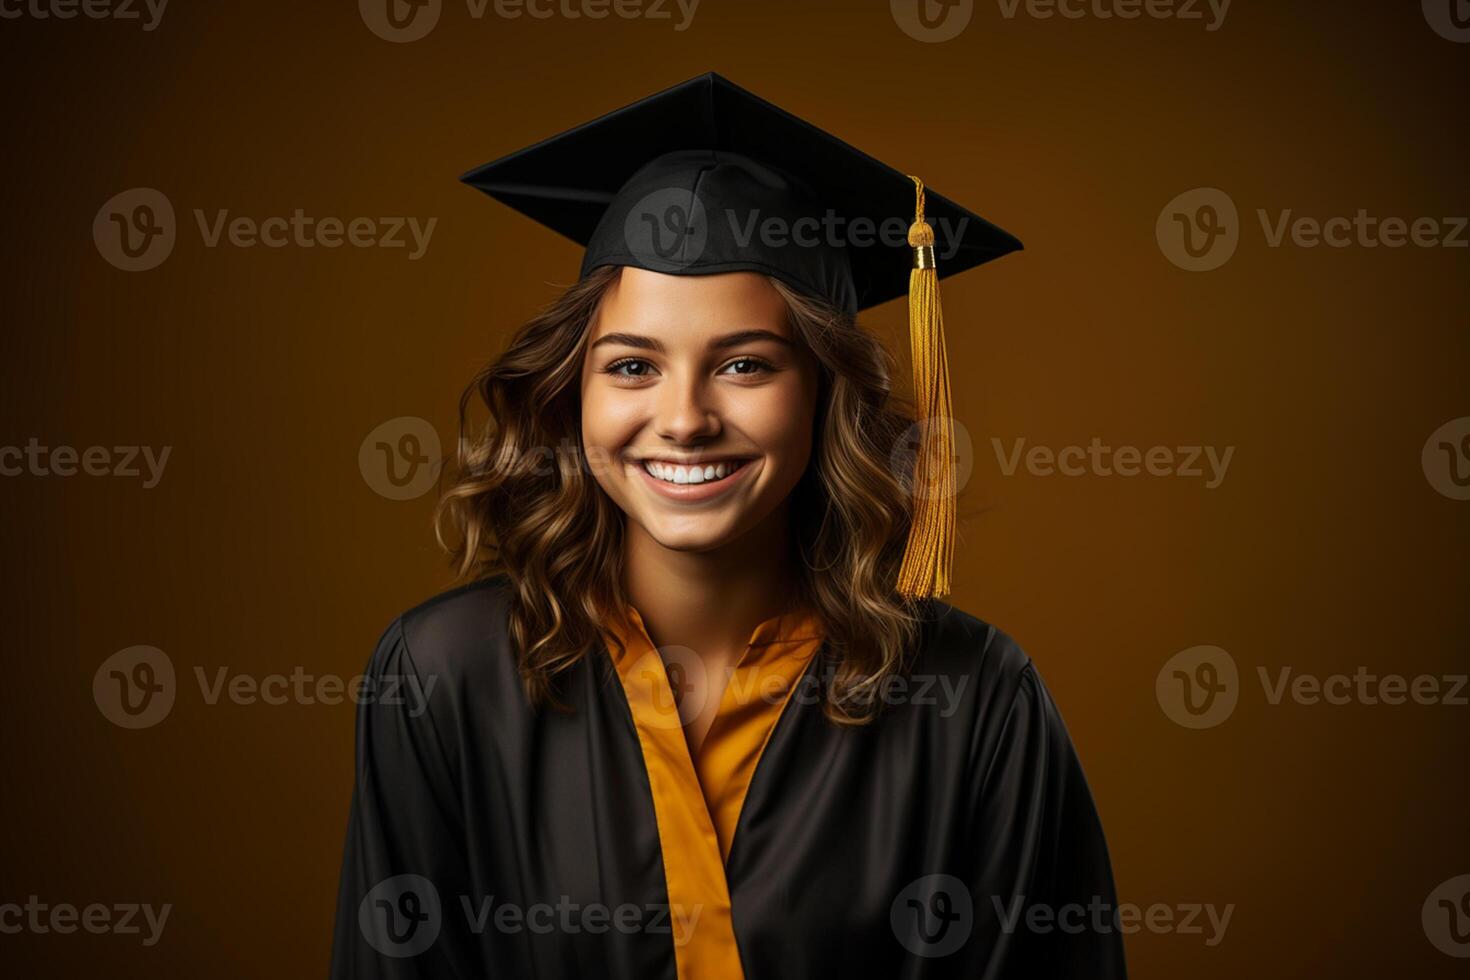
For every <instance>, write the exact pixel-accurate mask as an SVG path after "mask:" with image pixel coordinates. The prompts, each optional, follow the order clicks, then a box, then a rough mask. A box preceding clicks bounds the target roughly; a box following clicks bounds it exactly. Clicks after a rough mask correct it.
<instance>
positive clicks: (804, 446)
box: [742, 379, 816, 471]
mask: <svg viewBox="0 0 1470 980" xmlns="http://www.w3.org/2000/svg"><path fill="white" fill-rule="evenodd" d="M761 395H762V397H759V398H755V399H751V400H750V404H749V405H747V406H746V411H745V413H744V416H745V417H744V420H743V422H742V428H743V429H744V430H745V432H746V434H747V435H749V436H750V437H751V438H752V439H753V440H754V441H755V442H756V443H757V444H758V445H759V446H760V447H761V449H762V450H764V451H765V452H767V453H769V454H770V455H771V456H772V457H773V458H774V460H773V461H774V462H776V463H778V464H779V465H780V467H781V468H782V469H783V470H785V469H793V470H797V471H800V470H803V469H805V468H806V464H807V461H808V458H809V457H810V456H811V448H812V420H813V417H814V415H815V412H816V407H815V395H814V393H813V392H812V391H811V390H810V388H809V387H808V385H807V384H806V383H805V382H804V381H799V380H797V379H793V383H792V384H790V385H789V386H782V387H781V388H778V389H768V390H767V391H764V392H762V393H761Z"/></svg>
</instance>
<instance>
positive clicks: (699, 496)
mask: <svg viewBox="0 0 1470 980" xmlns="http://www.w3.org/2000/svg"><path fill="white" fill-rule="evenodd" d="M758 458H759V457H756V458H751V457H749V456H725V457H716V456H711V457H710V458H708V459H702V460H700V461H699V462H700V463H701V464H703V465H709V464H710V463H718V462H722V461H730V460H735V459H743V460H744V461H745V465H743V466H741V467H740V468H739V469H737V470H736V471H735V472H734V473H731V474H730V475H729V476H727V477H725V478H724V479H723V480H711V481H708V482H706V483H667V482H665V481H663V480H660V479H659V478H658V477H656V476H654V475H653V474H651V473H649V472H648V471H647V470H646V469H644V468H643V463H644V461H643V460H641V459H635V460H628V462H627V465H628V466H630V467H632V468H633V469H634V470H635V471H637V473H638V476H640V477H641V478H642V479H643V481H644V482H645V483H646V484H648V486H649V488H650V489H651V490H653V492H654V493H656V494H658V495H659V496H660V497H663V498H665V499H667V500H676V501H679V502H680V503H703V502H704V501H706V500H714V499H715V498H716V497H722V496H724V495H725V494H727V493H729V492H730V491H731V490H733V489H735V487H737V486H739V485H740V484H741V483H742V482H744V481H745V479H746V474H747V473H749V472H750V471H751V470H753V469H755V468H756V467H755V463H756V461H757V459H758ZM655 459H657V457H655ZM664 462H674V461H673V460H664ZM684 465H693V464H684Z"/></svg>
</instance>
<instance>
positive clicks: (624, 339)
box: [592, 330, 791, 354]
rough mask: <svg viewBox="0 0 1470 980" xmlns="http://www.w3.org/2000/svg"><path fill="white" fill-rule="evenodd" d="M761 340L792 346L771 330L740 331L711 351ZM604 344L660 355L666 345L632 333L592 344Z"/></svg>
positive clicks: (718, 340)
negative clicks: (649, 351) (654, 352)
mask: <svg viewBox="0 0 1470 980" xmlns="http://www.w3.org/2000/svg"><path fill="white" fill-rule="evenodd" d="M760 340H770V341H775V342H776V343H778V344H784V345H785V346H787V347H790V346H791V341H790V340H788V339H787V338H785V337H783V336H781V335H780V334H778V333H772V332H771V331H770V330H738V331H736V332H735V333H730V334H725V335H724V336H723V337H716V338H715V339H714V340H713V341H711V342H710V349H711V350H724V349H725V348H727V347H739V346H740V345H741V344H752V343H755V342H756V341H760ZM603 344H618V345H620V346H622V347H636V348H638V349H639V350H651V351H657V352H658V353H660V354H662V353H663V352H664V345H663V344H662V343H660V342H659V341H658V340H656V339H655V338H653V337H644V336H641V335H639V334H632V333H609V334H603V335H602V336H601V337H599V338H597V339H596V340H594V341H593V342H592V346H593V347H601V346H602V345H603Z"/></svg>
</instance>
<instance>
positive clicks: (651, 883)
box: [333, 76, 1124, 980]
mask: <svg viewBox="0 0 1470 980" xmlns="http://www.w3.org/2000/svg"><path fill="white" fill-rule="evenodd" d="M671 120H674V121H677V122H678V123H679V125H678V126H674V127H671V126H669V125H667V124H668V123H669V122H670V121H671ZM589 159H595V160H596V165H595V166H593V165H592V164H589V163H588V160H589ZM839 163H840V164H841V166H840V167H838V169H839V170H840V173H838V172H835V171H833V170H832V169H829V168H830V167H831V166H834V165H837V164H839ZM589 168H590V171H589ZM469 179H470V181H471V182H472V183H474V184H476V186H480V187H482V188H483V189H486V190H487V191H489V192H490V193H492V194H493V195H494V196H496V197H498V198H500V199H502V200H505V201H507V202H508V203H511V204H513V206H515V207H517V208H518V209H520V210H522V211H523V212H525V213H527V214H529V215H531V216H533V217H535V218H537V219H538V220H540V221H542V222H544V223H546V224H548V225H550V226H551V227H554V228H557V229H558V230H561V231H564V232H566V233H567V234H569V235H571V236H572V237H574V238H576V239H577V240H578V241H579V242H581V243H582V244H584V245H585V246H586V253H585V257H584V262H583V270H582V277H581V279H580V280H579V282H577V284H575V285H574V286H572V287H571V288H570V289H568V290H567V291H566V292H565V294H564V295H563V296H562V297H561V298H560V299H558V300H557V301H556V302H555V303H554V304H552V306H551V307H550V308H548V309H547V310H546V311H544V312H543V313H541V314H540V315H539V316H537V317H536V318H534V319H533V320H531V321H530V322H529V323H528V324H526V325H525V326H524V327H522V328H521V329H520V330H519V331H518V332H517V333H516V334H515V336H514V337H513V339H512V340H511V342H510V345H509V348H508V349H507V351H506V352H505V353H504V354H503V355H502V356H501V357H500V358H499V359H498V360H497V361H496V362H495V363H493V364H491V365H490V366H489V367H487V368H486V369H485V370H484V371H483V372H481V374H480V376H479V378H478V379H477V380H476V381H475V383H474V384H473V385H472V386H471V389H470V391H468V392H466V399H465V402H464V403H462V416H463V415H464V414H465V413H466V412H467V410H468V409H469V407H470V406H469V404H468V403H469V402H470V400H471V399H473V398H476V397H478V399H479V400H481V401H482V402H483V404H484V405H485V406H486V407H487V408H488V411H489V415H490V419H489V421H488V423H487V424H486V425H485V426H484V428H483V429H471V430H469V432H468V433H467V435H466V438H465V439H464V440H463V442H462V445H461V458H460V460H459V473H458V476H457V477H456V479H455V481H454V482H453V484H452V485H451V486H450V487H449V488H448V490H447V492H446V494H445V496H444V499H443V501H442V502H441V507H440V513H439V523H440V531H441V540H442V541H444V543H445V544H446V547H447V548H448V549H449V551H450V553H451V554H452V556H453V558H454V560H455V562H456V564H457V568H458V570H459V571H460V572H461V573H462V574H463V575H464V576H465V577H466V578H467V579H468V580H469V583H468V584H466V585H464V586H461V587H460V588H458V589H456V590H454V591H452V592H449V593H446V594H443V595H440V596H438V597H436V598H434V599H432V600H430V601H428V602H426V603H424V604H422V605H420V606H418V607H416V608H414V609H412V610H410V611H408V612H406V613H404V614H403V615H402V616H400V617H398V618H397V619H396V620H395V621H394V622H393V623H392V625H390V627H389V628H388V630H387V632H386V633H385V634H384V635H383V638H382V640H381V641H380V643H379V645H378V648H377V650H376V652H375V653H374V655H373V658H372V660H371V663H370V665H369V668H368V673H369V675H370V676H371V677H373V678H375V679H376V680H377V681H378V682H380V685H381V686H380V687H379V688H378V689H380V690H386V689H389V688H390V687H393V686H397V687H399V688H405V689H412V690H418V691H423V692H425V695H426V696H425V697H424V698H422V699H411V701H412V703H409V701H410V699H402V700H404V701H405V703H403V704H398V705H394V704H390V703H389V702H388V699H382V700H380V701H378V702H377V703H373V704H367V705H364V706H363V708H362V710H361V711H360V714H359V719H358V725H359V727H358V765H357V784H356V788H355V792H354V796H353V803H352V812H351V821H350V826H349V831H348V840H347V848H346V854H345V857H344V862H343V872H342V885H341V894H340V897H339V909H338V923H337V932H336V940H335V950H334V957H333V974H334V976H336V977H338V978H348V977H491V976H514V977H587V976H595V977H613V978H630V980H632V978H637V980H645V978H668V980H676V978H677V980H716V978H719V980H725V978H741V977H744V978H749V980H766V978H771V980H774V978H788V977H790V978H796V977H812V976H841V975H853V976H874V977H965V978H975V977H1025V978H1032V977H1069V978H1075V977H1120V976H1122V975H1123V973H1124V966H1123V956H1122V947H1121V943H1120V941H1119V937H1118V935H1117V930H1116V928H1112V926H1113V925H1114V924H1115V920H1114V919H1113V918H1112V912H1113V907H1114V902H1115V900H1114V894H1113V885H1112V876H1111V872H1110V869H1109V862H1108V855H1107V849H1106V845H1105V843H1104V839H1103V836H1102V832H1101V828H1100V826H1099V822H1098V819H1097V815H1096V812H1095V810H1094V807H1093V803H1092V798H1091V795H1090V793H1089V792H1088V788H1087V785H1086V782H1085V780H1084V778H1083V775H1082V771H1081V768H1080V766H1079V764H1078V761H1077V757H1076V754H1075V752H1074V751H1073V748H1072V745H1071V742H1070V740H1069V739H1068V737H1067V733H1066V730H1065V728H1064V727H1063V725H1062V722H1061V719H1060V717H1059V716H1058V714H1057V711H1056V708H1055V705H1054V704H1053V703H1052V700H1051V699H1050V697H1049V695H1048V694H1047V691H1046V689H1045V687H1044V686H1043V685H1042V682H1041V680H1040V678H1039V677H1038V675H1037V672H1036V669H1035V667H1034V666H1033V665H1032V663H1031V662H1030V660H1029V659H1028V658H1027V657H1026V656H1025V654H1024V653H1022V652H1021V650H1020V649H1019V648H1018V647H1017V645H1016V644H1015V642H1014V641H1012V640H1011V639H1010V637H1008V636H1006V635H1005V634H1004V633H1002V632H1000V631H999V630H997V629H995V628H994V627H992V626H989V625H987V624H985V623H983V622H981V621H980V620H978V619H975V618H974V617H972V616H969V615H967V614H965V613H963V612H961V611H959V610H957V609H955V608H953V607H951V606H948V605H947V604H945V603H943V602H942V601H939V600H938V599H937V598H934V596H935V594H937V593H939V592H942V591H943V585H944V582H945V579H946V578H947V568H946V567H945V566H946V565H947V555H946V554H945V551H946V549H947V547H948V537H947V534H946V533H945V530H944V527H943V520H944V517H945V513H944V509H943V506H942V504H943V503H944V502H945V501H943V500H942V496H943V492H947V484H946V483H945V482H944V480H943V479H941V480H940V481H939V484H938V485H939V487H940V489H941V493H935V492H934V491H933V489H932V487H929V486H928V485H927V484H925V482H924V481H923V480H920V479H919V478H918V477H917V476H916V471H920V472H922V471H923V470H924V467H925V465H926V462H925V460H924V459H922V458H919V456H917V455H916V452H915V450H914V447H913V445H912V442H913V440H912V439H911V433H912V429H913V426H914V423H915V418H914V417H913V416H912V415H910V414H908V413H906V412H904V411H902V409H901V406H899V405H898V404H897V403H896V402H895V401H894V400H893V399H892V397H891V396H890V391H889V388H890V376H891V370H890V359H889V357H888V356H887V354H886V353H885V351H884V350H883V348H882V346H881V345H880V344H879V343H878V342H877V341H876V340H875V339H874V338H873V337H871V336H870V335H869V334H867V333H866V332H864V331H863V330H862V329H861V328H860V327H859V326H858V324H857V322H856V318H855V312H856V310H857V309H859V308H861V307H862V306H866V305H871V304H872V303H875V302H879V301H882V300H885V299H888V298H892V296H894V295H896V293H897V292H898V291H900V290H901V286H900V284H901V283H902V282H903V281H905V280H907V281H909V282H911V283H913V284H916V285H913V286H912V288H911V290H910V295H911V303H913V305H914V307H915V309H916V310H918V311H920V312H919V313H918V314H916V316H915V320H914V324H915V329H916V331H919V330H921V329H929V330H931V331H932V330H934V328H936V327H937V307H935V305H934V303H935V297H934V296H933V295H932V288H933V283H934V280H935V279H937V273H935V272H934V271H933V267H934V252H935V251H936V249H937V248H938V246H939V245H940V244H943V242H936V241H934V239H932V238H929V237H928V233H927V231H926V230H927V229H930V228H931V226H930V225H929V224H928V222H926V221H924V220H922V217H921V220H920V221H917V222H914V229H916V230H917V231H916V233H915V235H916V239H917V240H916V241H915V245H916V250H917V252H918V253H919V254H918V257H917V264H918V266H919V267H920V269H919V271H916V272H913V273H910V271H909V269H908V268H906V267H899V268H897V269H892V268H890V266H891V264H892V259H893V253H894V252H895V251H901V252H902V253H903V254H904V258H905V260H906V259H907V254H908V250H907V249H906V248H904V249H898V248H895V247H894V246H893V245H891V244H885V243H882V242H880V241H877V240H876V239H874V238H865V239H864V240H863V241H858V238H859V235H858V229H857V226H856V219H857V218H872V217H874V216H875V215H876V216H881V215H883V214H884V211H883V209H884V208H885V207H891V206H892V205H893V204H894V203H895V202H896V201H898V200H900V199H902V200H904V201H905V202H906V204H907V206H908V208H909V209H910V212H911V213H912V209H913V207H914V205H915V185H914V183H912V182H909V181H907V180H906V179H905V178H903V177H902V175H898V174H896V172H894V171H890V170H888V169H887V168H885V167H883V166H882V165H881V164H878V163H877V162H876V161H873V160H871V158H868V157H865V156H862V155H861V154H858V153H857V151H856V150H853V149H852V148H850V147H847V146H845V144H840V143H838V142H837V141H835V140H833V139H832V138H831V137H829V136H827V135H826V134H824V133H821V132H820V131H819V130H815V129H814V128H812V127H810V126H808V125H807V124H805V123H802V122H801V121H800V120H796V119H795V118H794V117H791V116H789V115H787V114H785V113H783V112H781V110H779V109H777V108H775V107H774V106H770V105H769V104H767V103H764V102H761V101H760V100H758V99H756V98H755V97H754V96H752V95H750V94H749V93H747V92H744V91H743V90H740V89H738V88H736V87H735V86H733V85H731V84H730V83H728V82H726V81H725V80H724V79H721V78H719V77H718V76H704V77H702V78H699V79H695V80H692V81H690V82H687V83H685V84H684V85H681V86H678V87H676V88H674V89H671V90H669V91H668V92H665V93H661V94H660V95H658V96H654V97H652V98H651V99H648V100H644V101H643V102H640V103H637V104H635V105H634V106H630V107H628V108H626V109H624V110H621V111H620V112H618V113H614V114H613V115H611V116H607V117H603V118H602V119H599V120H597V121H595V122H594V123H591V124H589V125H588V126H586V127H582V128H580V129H578V130H574V131H572V132H570V133H567V134H563V135H562V136H560V137H557V138H555V139H553V140H550V141H547V142H546V143H543V144H538V146H537V147H533V148H532V149H531V150H528V151H523V152H522V153H520V154H516V155H514V156H512V157H509V158H506V159H505V160H502V161H497V162H496V163H494V164H490V165H487V167H485V168H481V169H480V170H479V171H476V172H475V173H474V174H472V175H470V178H469ZM671 194H672V195H673V196H672V198H671V197H670V196H669V195H671ZM870 197H871V198H876V199H877V204H876V205H875V204H873V203H872V201H868V198H870ZM671 200H672V201H673V202H675V203H674V205H673V206H671V205H670V201H671ZM863 201H868V203H867V204H866V205H865V204H863V203H861V202H863ZM918 202H919V206H920V207H921V208H922V207H923V202H924V196H923V192H922V189H920V190H919V196H918ZM928 203H929V209H930V210H929V212H928V216H929V218H930V219H935V218H945V217H954V218H956V219H958V218H963V219H965V221H967V222H969V221H971V219H973V223H972V224H970V225H969V226H968V228H967V229H965V230H962V231H960V232H959V233H957V234H956V236H955V237H954V239H953V241H952V242H950V244H954V245H956V246H957V247H956V248H955V249H954V250H953V252H954V254H956V255H959V256H960V257H959V259H958V260H957V261H956V263H955V265H956V268H964V267H966V266H968V265H975V264H978V263H979V262H982V261H984V260H985V259H986V258H989V257H993V256H994V255H997V254H1002V253H1003V252H1004V251H1009V250H1011V249H1013V248H1015V247H1017V243H1015V242H1014V239H1011V238H1010V237H1009V236H1007V235H1005V233H1004V232H1001V231H1000V230H999V229H996V228H994V226H991V225H989V224H987V223H985V222H984V221H983V220H982V219H980V218H979V217H978V216H974V215H970V214H969V212H964V211H963V210H962V209H958V208H957V207H955V206H954V205H952V204H950V203H949V202H947V201H944V200H943V199H941V198H938V197H937V196H932V195H931V196H930V197H929V199H928ZM824 207H825V208H828V209H830V217H832V218H833V219H835V218H842V219H844V220H846V221H847V222H848V223H849V227H848V232H849V234H848V235H847V236H846V237H837V238H821V237H820V236H818V237H816V238H813V237H812V236H808V240H809V241H813V242H814V244H809V245H802V244H793V243H795V242H796V236H795V235H794V234H788V235H787V236H784V237H783V238H782V239H781V240H780V241H779V242H778V241H777V240H776V237H775V236H766V237H752V233H751V232H750V231H749V230H750V229H753V228H759V227H761V225H762V222H768V221H769V220H770V219H772V218H779V219H780V220H781V222H782V223H783V224H784V226H785V227H786V228H787V230H788V231H790V232H794V230H795V229H797V228H800V227H807V228H810V227H811V225H809V224H804V222H806V221H807V220H808V219H817V220H822V219H826V218H828V217H829V214H827V213H824V212H823V209H824ZM864 207H867V208H871V210H864ZM888 213H892V212H891V211H890V212H888ZM921 215H922V212H921ZM727 218H728V220H727ZM645 219H651V220H645ZM837 223H838V222H837V221H836V220H829V221H827V222H826V224H827V226H828V227H831V226H833V225H835V224H837ZM873 223H874V225H875V227H876V225H877V224H878V223H879V222H877V221H876V220H875V221H874V222H873ZM767 227H769V226H767ZM674 231H677V232H678V233H679V234H680V235H681V236H682V238H681V239H680V240H678V241H671V240H670V239H669V238H668V236H667V235H666V233H669V232H674ZM755 234H756V235H757V236H759V235H760V234H763V233H755ZM911 237H914V236H911ZM967 249H968V252H966V250H967ZM904 265H905V266H906V265H907V261H905V263H904ZM926 273H927V275H926ZM925 325H927V326H925ZM936 351H937V353H938V356H939V357H940V358H941V360H939V361H938V363H939V364H940V365H941V366H942V337H940V336H937V335H935V334H932V333H931V335H930V336H928V337H927V338H925V339H924V341H923V342H918V338H917V334H916V355H917V358H918V359H919V360H920V361H923V360H925V359H926V358H929V357H931V355H934V354H935V353H936ZM919 373H920V380H919V386H920V388H921V389H924V388H925V387H926V377H927V379H928V381H935V378H934V377H933V376H926V375H925V372H924V371H922V370H921V371H920V372H919ZM938 382H940V383H938V384H935V385H930V386H928V396H933V395H934V394H935V393H936V392H938V393H940V394H944V393H947V380H946V379H943V378H942V377H941V378H939V379H938ZM928 396H926V395H925V394H924V393H923V392H922V391H921V393H920V401H921V402H924V403H925V404H924V405H923V406H921V411H920V416H921V418H920V421H924V422H927V423H930V424H931V425H932V424H937V422H938V421H943V420H942V419H940V417H939V416H940V413H938V412H936V411H935V410H934V409H935V404H936V403H935V401H934V399H933V398H932V397H928ZM939 404H942V400H941V402H940V403H939ZM928 439H929V436H928V435H927V434H925V435H924V436H923V438H921V439H920V440H919V443H920V452H922V451H924V450H925V449H927V448H931V446H930V443H928V442H927V440H928ZM941 445H942V443H941ZM929 462H930V464H932V461H929ZM942 462H943V461H941V463H942ZM938 472H940V473H943V468H942V465H941V466H939V467H938ZM936 497H939V498H941V506H940V507H939V508H938V509H937V510H936V509H935V505H934V503H933V501H934V499H935V498H936ZM936 515H938V516H936ZM1038 910H1039V911H1038ZM1078 926H1080V928H1079V927H1078Z"/></svg>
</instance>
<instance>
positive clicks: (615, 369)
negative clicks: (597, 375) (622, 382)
mask: <svg viewBox="0 0 1470 980" xmlns="http://www.w3.org/2000/svg"><path fill="white" fill-rule="evenodd" d="M603 371H604V372H605V373H607V374H610V375H612V376H613V377H614V378H619V379H626V380H636V379H638V378H646V377H648V376H649V375H651V374H652V373H653V365H652V364H650V363H649V362H648V361H645V360H644V359H643V358H641V357H624V358H622V359H621V360H617V361H613V362H612V363H611V364H609V365H608V366H607V367H605V368H603Z"/></svg>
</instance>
